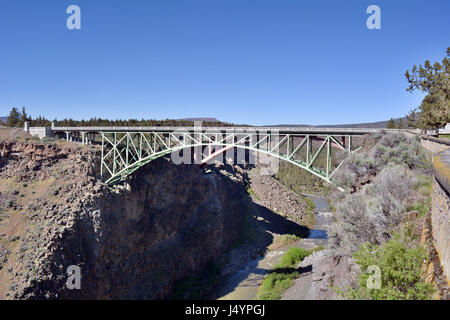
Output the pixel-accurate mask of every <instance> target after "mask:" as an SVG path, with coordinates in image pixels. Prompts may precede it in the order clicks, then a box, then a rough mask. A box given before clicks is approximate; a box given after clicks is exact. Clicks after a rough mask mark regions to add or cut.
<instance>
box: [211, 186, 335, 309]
mask: <svg viewBox="0 0 450 320" xmlns="http://www.w3.org/2000/svg"><path fill="white" fill-rule="evenodd" d="M305 196H307V197H308V198H310V199H312V200H313V202H314V204H315V206H316V219H317V224H316V227H315V229H312V230H310V234H309V236H308V237H307V238H304V239H301V240H299V241H297V242H294V243H291V244H288V245H285V246H282V247H280V248H278V249H276V250H273V251H270V252H268V253H267V254H266V255H265V256H264V257H260V258H258V259H255V260H252V261H250V262H249V263H247V264H246V265H245V266H244V267H243V268H242V269H241V270H239V271H238V272H236V273H235V274H233V275H231V276H228V277H227V278H226V279H225V280H224V281H223V283H222V284H221V285H219V287H218V288H217V289H215V292H214V293H213V295H212V296H213V297H215V298H218V299H219V300H253V299H255V298H256V295H257V293H258V288H259V285H260V284H261V282H262V280H263V279H264V276H265V275H266V274H267V273H268V272H269V271H270V270H272V269H273V268H274V267H275V265H276V264H278V263H279V262H280V260H281V257H282V256H283V255H284V254H285V253H286V252H287V251H288V250H289V249H290V248H292V247H303V248H306V249H312V248H314V247H317V246H324V247H325V246H326V245H327V243H328V240H327V231H326V228H327V225H328V224H329V223H330V222H331V218H332V213H330V212H329V211H330V209H329V205H328V201H327V200H326V199H325V198H324V197H322V196H311V195H305Z"/></svg>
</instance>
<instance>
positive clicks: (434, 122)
mask: <svg viewBox="0 0 450 320" xmlns="http://www.w3.org/2000/svg"><path fill="white" fill-rule="evenodd" d="M405 76H406V79H407V80H408V82H409V87H408V88H407V89H406V90H407V91H409V92H412V91H414V90H420V91H422V92H425V93H427V95H426V96H425V98H424V99H423V101H422V103H421V105H420V107H419V109H420V117H419V121H418V125H419V127H420V128H422V129H434V130H438V129H439V128H441V127H444V126H445V125H446V124H447V123H448V122H450V47H449V48H447V56H446V57H444V59H443V60H442V64H441V63H439V62H435V63H434V64H431V62H430V61H429V60H426V61H425V64H424V66H422V65H420V66H419V67H418V68H417V67H416V66H415V65H414V66H413V68H412V70H411V72H409V71H406V73H405Z"/></svg>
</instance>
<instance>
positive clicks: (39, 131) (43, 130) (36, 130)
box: [23, 121, 53, 139]
mask: <svg viewBox="0 0 450 320" xmlns="http://www.w3.org/2000/svg"><path fill="white" fill-rule="evenodd" d="M23 129H24V131H25V132H28V133H29V134H30V135H32V136H36V137H39V138H40V139H42V138H45V137H53V132H52V129H51V128H49V127H30V123H29V122H28V121H26V122H25V124H24V128H23Z"/></svg>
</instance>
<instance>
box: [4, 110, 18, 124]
mask: <svg viewBox="0 0 450 320" xmlns="http://www.w3.org/2000/svg"><path fill="white" fill-rule="evenodd" d="M20 118H21V114H20V112H19V111H17V108H15V107H13V108H12V109H11V112H10V113H9V116H8V119H7V120H6V126H7V127H17V126H19V125H20Z"/></svg>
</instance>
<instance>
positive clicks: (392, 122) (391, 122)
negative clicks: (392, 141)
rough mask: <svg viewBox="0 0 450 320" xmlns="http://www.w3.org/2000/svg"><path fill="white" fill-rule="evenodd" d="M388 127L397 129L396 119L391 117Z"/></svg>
mask: <svg viewBox="0 0 450 320" xmlns="http://www.w3.org/2000/svg"><path fill="white" fill-rule="evenodd" d="M386 128H388V129H395V121H394V119H392V118H391V119H390V120H389V121H388V123H387V126H386Z"/></svg>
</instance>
